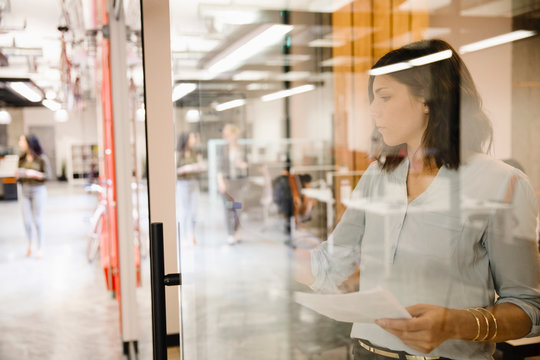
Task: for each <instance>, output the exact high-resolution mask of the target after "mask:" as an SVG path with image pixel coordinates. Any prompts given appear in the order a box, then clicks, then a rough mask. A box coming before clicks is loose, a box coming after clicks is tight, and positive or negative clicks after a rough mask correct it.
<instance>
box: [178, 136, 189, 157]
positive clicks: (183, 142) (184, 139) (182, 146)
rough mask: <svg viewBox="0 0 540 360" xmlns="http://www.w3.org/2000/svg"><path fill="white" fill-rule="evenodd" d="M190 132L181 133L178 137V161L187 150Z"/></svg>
mask: <svg viewBox="0 0 540 360" xmlns="http://www.w3.org/2000/svg"><path fill="white" fill-rule="evenodd" d="M190 134H191V133H190V132H183V133H181V134H180V136H179V137H178V152H179V153H180V154H179V155H180V159H181V158H183V157H184V153H185V152H186V150H189V149H188V143H189V135H190Z"/></svg>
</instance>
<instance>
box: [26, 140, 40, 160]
mask: <svg viewBox="0 0 540 360" xmlns="http://www.w3.org/2000/svg"><path fill="white" fill-rule="evenodd" d="M24 137H25V138H26V143H27V144H28V151H30V153H31V154H32V156H34V157H36V156H41V155H42V154H43V148H42V147H41V144H40V143H39V140H38V138H37V137H36V136H35V135H25V136H24Z"/></svg>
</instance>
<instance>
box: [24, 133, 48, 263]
mask: <svg viewBox="0 0 540 360" xmlns="http://www.w3.org/2000/svg"><path fill="white" fill-rule="evenodd" d="M19 147H20V149H21V154H20V155H19V165H18V170H17V174H16V176H17V178H18V182H19V183H20V187H19V198H20V199H21V205H22V211H23V219H24V229H25V230H26V236H27V238H28V250H27V251H26V256H30V255H32V251H33V237H32V230H33V229H32V228H33V226H35V228H36V234H37V239H36V240H37V241H36V243H37V248H36V250H37V252H36V254H37V257H38V258H41V257H42V256H43V253H42V245H43V224H42V214H43V208H44V206H45V201H46V200H47V189H46V188H45V181H46V180H49V179H50V178H51V169H50V164H49V159H48V158H47V156H46V155H45V153H44V152H43V148H42V147H41V144H40V143H39V140H38V138H37V137H35V136H33V135H28V136H25V135H21V137H20V138H19Z"/></svg>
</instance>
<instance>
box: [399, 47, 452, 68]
mask: <svg viewBox="0 0 540 360" xmlns="http://www.w3.org/2000/svg"><path fill="white" fill-rule="evenodd" d="M451 57H452V50H450V49H448V50H444V51H439V52H436V53H434V54H430V55H426V56H422V57H419V58H416V59H412V60H409V64H411V65H413V66H421V65H426V64H430V63H433V62H436V61H441V60H444V59H449V58H451Z"/></svg>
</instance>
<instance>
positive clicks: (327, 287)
mask: <svg viewBox="0 0 540 360" xmlns="http://www.w3.org/2000/svg"><path fill="white" fill-rule="evenodd" d="M408 166H409V164H408V161H407V160H404V161H403V162H402V163H401V164H400V165H399V166H398V167H397V168H396V169H395V170H393V171H390V172H383V171H382V170H381V169H380V167H379V165H378V164H377V163H372V164H371V165H370V166H369V168H368V169H367V171H366V172H365V174H364V175H363V176H362V178H361V180H360V182H359V184H358V186H357V187H356V189H355V190H354V192H353V193H352V196H351V199H350V201H349V202H348V209H347V210H346V211H345V213H344V215H343V217H342V219H341V221H340V223H339V224H338V225H337V227H336V228H335V230H334V232H333V233H332V235H331V236H330V237H329V239H328V241H326V242H324V243H323V244H321V246H320V247H319V248H317V249H316V250H313V251H312V253H311V264H312V273H313V275H314V276H315V279H316V280H315V282H314V284H313V285H312V288H313V289H314V290H316V291H323V292H336V291H338V286H339V284H341V283H342V282H343V281H344V280H345V279H346V278H347V277H348V276H349V275H350V274H352V273H353V272H354V271H355V270H356V268H357V267H358V266H360V290H367V289H371V288H374V287H376V286H381V287H383V288H386V289H388V290H390V291H392V292H393V293H394V294H395V295H396V296H397V298H398V299H399V300H400V302H401V303H402V304H403V305H404V306H410V305H414V304H433V305H440V306H445V307H448V308H458V309H459V308H469V307H487V306H490V305H493V304H494V303H496V304H500V303H503V302H511V303H514V304H516V305H518V306H520V307H521V308H522V309H523V310H524V311H525V312H526V313H527V314H528V315H529V317H530V318H531V320H532V324H533V326H532V329H531V332H530V334H529V336H535V335H539V334H540V288H539V286H540V285H539V284H540V264H539V253H538V247H537V232H536V231H537V230H536V229H537V217H538V207H537V202H536V198H535V195H534V191H533V189H532V187H531V185H530V183H529V181H528V178H527V177H526V176H525V175H524V174H523V173H522V172H521V171H519V170H517V169H515V168H513V167H510V166H509V165H506V164H504V163H503V162H501V161H498V160H495V159H492V158H490V157H489V156H487V155H483V154H476V155H473V156H471V157H470V159H469V160H468V162H467V163H466V164H463V165H461V166H460V168H459V170H457V171H456V170H450V169H447V168H445V167H442V168H441V169H440V170H439V172H438V174H437V175H436V177H435V178H434V180H433V182H432V183H431V184H430V186H429V187H428V188H427V189H426V190H425V191H424V192H423V193H422V194H421V195H420V196H418V197H417V198H416V199H414V200H413V201H412V202H411V203H408V201H407V187H406V180H407V172H408ZM351 336H352V337H354V338H362V339H366V340H369V341H371V342H372V343H374V344H376V345H380V346H383V347H387V348H390V349H394V350H403V351H407V352H408V353H410V354H417V355H422V354H421V353H419V352H418V351H415V350H413V349H411V348H409V347H407V346H406V345H404V344H403V343H402V342H401V341H400V340H399V339H398V338H397V337H395V336H394V335H392V334H390V333H388V332H386V331H384V330H383V329H381V328H380V327H379V326H377V325H376V324H360V323H355V324H354V325H353V328H352V332H351ZM493 351H494V345H492V344H487V343H478V342H467V341H461V340H447V341H445V342H444V343H443V344H441V345H440V346H439V347H438V348H437V349H435V350H434V351H433V352H432V353H430V355H432V356H442V357H448V358H454V359H490V358H491V354H492V352H493Z"/></svg>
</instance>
